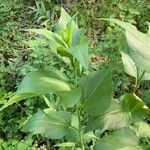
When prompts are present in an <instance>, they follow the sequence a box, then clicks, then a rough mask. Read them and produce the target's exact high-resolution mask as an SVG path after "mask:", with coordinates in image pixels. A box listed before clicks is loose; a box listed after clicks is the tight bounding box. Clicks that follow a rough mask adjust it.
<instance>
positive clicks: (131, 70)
mask: <svg viewBox="0 0 150 150" xmlns="http://www.w3.org/2000/svg"><path fill="white" fill-rule="evenodd" d="M121 55H122V62H123V65H124V69H125V72H126V73H127V74H129V75H131V76H133V77H135V79H136V80H137V68H136V65H135V63H134V62H133V60H132V59H131V58H130V56H129V55H128V54H126V53H124V52H121Z"/></svg>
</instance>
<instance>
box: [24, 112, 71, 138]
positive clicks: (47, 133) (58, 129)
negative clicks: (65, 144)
mask: <svg viewBox="0 0 150 150" xmlns="http://www.w3.org/2000/svg"><path fill="white" fill-rule="evenodd" d="M71 117H72V115H71V114H70V113H68V112H64V111H57V112H53V111H51V112H49V113H47V114H46V113H45V112H43V111H39V112H37V113H35V114H34V115H33V116H32V117H31V118H29V120H28V121H27V122H26V123H25V125H24V126H23V129H22V131H23V132H32V133H33V134H41V135H42V136H43V137H47V138H50V139H60V138H63V137H64V136H65V135H66V134H68V132H69V131H70V130H69V128H72V126H71Z"/></svg>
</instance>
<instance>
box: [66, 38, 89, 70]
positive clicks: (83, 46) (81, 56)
mask: <svg viewBox="0 0 150 150" xmlns="http://www.w3.org/2000/svg"><path fill="white" fill-rule="evenodd" d="M67 51H68V52H69V53H70V54H71V55H73V56H74V57H75V58H76V59H77V60H78V61H79V62H80V63H81V65H82V66H83V67H84V68H85V69H88V66H89V63H88V62H89V60H88V41H87V40H85V41H82V42H81V43H80V44H78V45H76V46H73V47H70V48H69V49H67Z"/></svg>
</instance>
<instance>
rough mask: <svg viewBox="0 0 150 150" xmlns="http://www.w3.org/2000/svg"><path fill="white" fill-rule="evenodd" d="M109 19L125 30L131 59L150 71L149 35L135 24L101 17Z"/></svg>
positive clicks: (144, 69) (141, 67)
mask: <svg viewBox="0 0 150 150" xmlns="http://www.w3.org/2000/svg"><path fill="white" fill-rule="evenodd" d="M103 20H107V21H111V22H113V23H116V24H117V25H119V26H121V27H122V28H124V29H125V30H126V39H127V42H128V45H129V47H130V48H131V49H132V50H130V53H129V54H130V56H131V58H132V60H133V61H134V62H135V63H136V64H137V65H139V67H140V69H143V71H146V72H150V59H149V58H150V35H149V34H144V33H142V32H140V31H138V30H137V29H136V27H135V26H133V25H131V24H129V23H126V22H123V21H119V20H117V19H103Z"/></svg>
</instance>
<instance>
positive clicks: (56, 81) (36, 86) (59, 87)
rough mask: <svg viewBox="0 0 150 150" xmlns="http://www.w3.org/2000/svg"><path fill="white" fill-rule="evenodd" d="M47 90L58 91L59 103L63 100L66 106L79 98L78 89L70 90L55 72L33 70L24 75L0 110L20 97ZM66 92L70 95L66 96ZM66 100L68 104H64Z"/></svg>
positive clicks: (23, 97) (27, 96)
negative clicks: (14, 91)
mask: <svg viewBox="0 0 150 150" xmlns="http://www.w3.org/2000/svg"><path fill="white" fill-rule="evenodd" d="M62 91H64V93H65V95H64V94H63V93H62ZM67 91H68V93H67ZM49 92H53V93H56V94H58V95H59V93H60V97H61V96H62V98H63V99H61V104H63V100H64V104H65V105H66V106H73V105H74V104H75V103H76V102H78V100H79V99H80V93H79V91H78V90H74V91H71V88H70V86H69V85H68V84H67V83H66V82H65V81H64V78H63V77H62V76H61V75H59V74H58V73H57V72H54V71H48V72H47V71H33V72H31V73H28V74H27V75H26V76H25V78H24V79H23V80H22V82H21V84H20V86H19V87H18V90H17V92H16V93H15V95H14V96H13V97H12V98H11V99H10V100H9V101H8V102H7V103H6V104H5V105H4V106H3V107H2V108H1V110H2V109H4V108H6V107H8V106H9V105H11V104H13V103H16V102H19V101H20V100H22V99H26V98H30V97H34V96H39V95H44V94H47V93H49ZM67 94H68V95H71V96H72V97H71V96H69V97H67V96H66V95H67ZM74 94H75V95H74ZM75 96H76V97H75ZM77 96H78V97H77ZM65 98H66V99H65ZM72 100H73V101H72ZM66 101H67V102H68V105H67V104H66Z"/></svg>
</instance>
